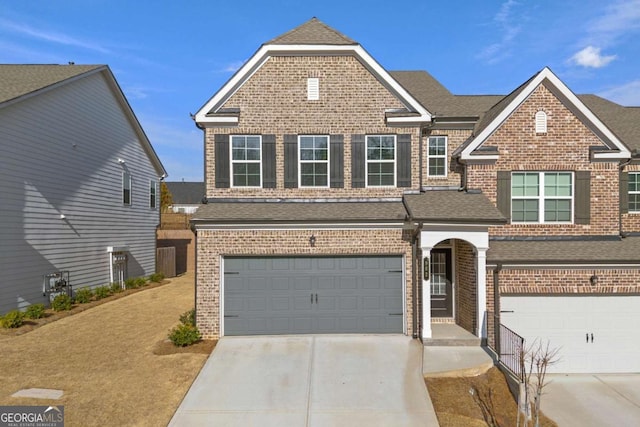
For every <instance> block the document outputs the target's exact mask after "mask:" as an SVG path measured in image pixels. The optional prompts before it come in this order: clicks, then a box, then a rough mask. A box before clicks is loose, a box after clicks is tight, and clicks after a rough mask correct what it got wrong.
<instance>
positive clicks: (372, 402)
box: [169, 335, 438, 427]
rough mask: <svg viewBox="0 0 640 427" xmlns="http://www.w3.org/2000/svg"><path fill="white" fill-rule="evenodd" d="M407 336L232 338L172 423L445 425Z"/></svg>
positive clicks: (415, 346) (413, 343) (216, 352)
mask: <svg viewBox="0 0 640 427" xmlns="http://www.w3.org/2000/svg"><path fill="white" fill-rule="evenodd" d="M421 358H422V346H421V345H420V344H419V343H418V342H417V341H416V340H412V339H411V338H409V337H405V336H399V335H366V336H360V335H338V336H328V335H321V336H317V335H316V336H278V337H275V336H270V337H225V338H223V339H221V340H220V342H219V343H218V345H217V346H216V348H215V350H214V351H213V353H212V354H211V356H210V357H209V359H208V360H207V362H206V364H205V365H204V367H203V368H202V371H201V372H200V374H199V376H198V378H196V380H195V381H194V383H193V385H192V386H191V389H190V390H189V392H188V393H187V396H186V397H185V399H184V400H183V402H182V404H181V405H180V407H179V408H178V410H177V411H176V414H175V416H174V417H173V419H172V420H171V423H170V424H169V425H170V426H185V425H188V426H205V425H206V426H222V425H224V426H292V427H293V426H354V425H366V426H437V425H438V422H437V418H436V415H435V412H434V410H433V406H432V404H431V400H430V398H429V395H428V392H427V389H426V386H425V384H424V381H423V378H422V372H421V370H422V363H421Z"/></svg>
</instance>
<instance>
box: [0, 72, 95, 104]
mask: <svg viewBox="0 0 640 427" xmlns="http://www.w3.org/2000/svg"><path fill="white" fill-rule="evenodd" d="M103 67H105V66H104V65H26V64H0V103H4V102H8V101H11V100H13V99H17V98H20V97H21V96H24V95H27V94H30V93H32V92H36V91H38V90H41V89H44V88H47V87H49V86H52V85H55V84H57V83H61V82H63V81H65V80H68V79H70V78H73V77H76V76H79V75H81V74H84V73H87V72H90V71H93V70H97V69H100V68H103Z"/></svg>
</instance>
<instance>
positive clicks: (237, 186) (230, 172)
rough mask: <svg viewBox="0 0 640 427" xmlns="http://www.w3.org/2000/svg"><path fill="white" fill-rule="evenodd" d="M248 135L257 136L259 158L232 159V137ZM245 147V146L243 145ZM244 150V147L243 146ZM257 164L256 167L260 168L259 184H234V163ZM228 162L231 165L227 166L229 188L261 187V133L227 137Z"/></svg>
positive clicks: (237, 136) (238, 136)
mask: <svg viewBox="0 0 640 427" xmlns="http://www.w3.org/2000/svg"><path fill="white" fill-rule="evenodd" d="M248 137H252V138H256V137H257V138H258V141H259V143H258V147H259V152H260V158H259V159H258V160H247V159H244V160H234V159H233V139H234V138H248ZM245 147H246V146H245ZM245 151H246V148H245ZM241 163H244V164H249V163H252V164H256V163H257V164H258V168H259V170H260V172H259V173H260V183H259V185H235V183H234V179H233V166H234V165H236V164H241ZM229 164H230V165H231V167H230V168H229V174H230V175H231V176H230V177H229V178H230V184H231V188H262V135H231V136H230V137H229Z"/></svg>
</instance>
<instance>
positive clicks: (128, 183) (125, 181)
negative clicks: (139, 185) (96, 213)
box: [120, 171, 133, 206]
mask: <svg viewBox="0 0 640 427" xmlns="http://www.w3.org/2000/svg"><path fill="white" fill-rule="evenodd" d="M127 190H129V197H128V198H127V197H126V194H127V193H126V191H127ZM120 194H121V199H120V200H121V201H122V204H123V205H125V206H131V204H132V202H133V184H132V179H131V174H130V173H129V172H127V171H123V172H122V193H120Z"/></svg>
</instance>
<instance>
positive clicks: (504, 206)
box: [496, 171, 511, 221]
mask: <svg viewBox="0 0 640 427" xmlns="http://www.w3.org/2000/svg"><path fill="white" fill-rule="evenodd" d="M496 193H497V194H496V201H497V203H496V204H497V205H498V210H499V211H500V213H502V215H503V216H504V217H505V218H507V221H511V172H510V171H498V182H497V187H496Z"/></svg>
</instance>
